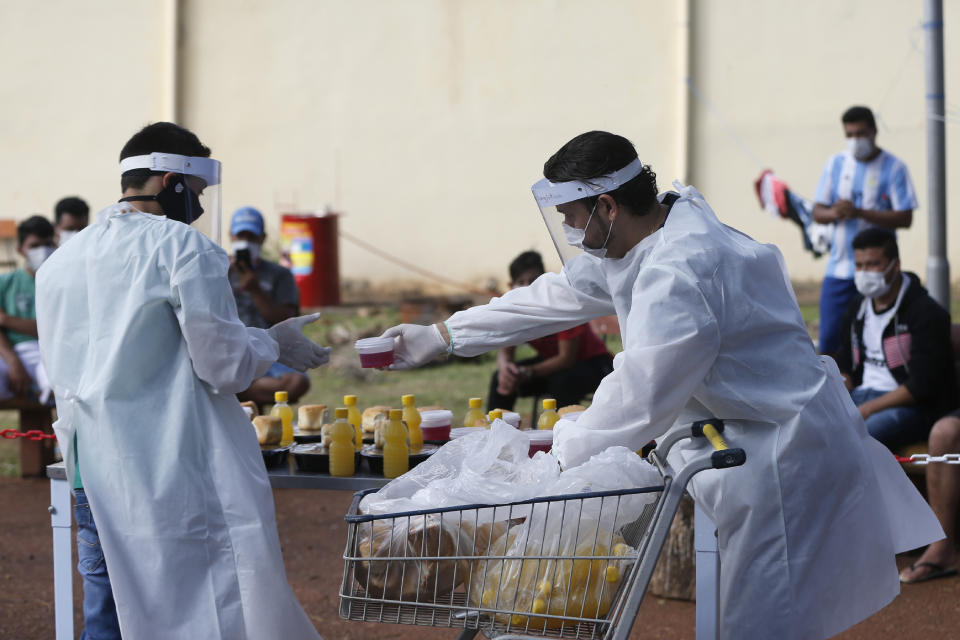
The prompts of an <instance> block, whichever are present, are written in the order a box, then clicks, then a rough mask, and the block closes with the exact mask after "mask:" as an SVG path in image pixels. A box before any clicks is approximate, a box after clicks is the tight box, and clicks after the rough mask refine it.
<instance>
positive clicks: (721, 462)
mask: <svg viewBox="0 0 960 640" xmlns="http://www.w3.org/2000/svg"><path fill="white" fill-rule="evenodd" d="M691 432H692V435H693V437H694V438H706V439H707V440H709V441H710V444H711V445H713V448H714V449H716V451H714V453H713V456H712V459H713V468H714V469H726V468H729V467H739V466H740V465H742V464H743V463H744V462H746V460H747V455H746V453H745V452H744V450H743V449H731V448H730V447H729V446H728V445H727V441H726V440H724V439H723V436H722V435H720V434H721V433H722V432H723V420H717V419H710V420H700V421H699V422H694V423H693V425H692V426H691Z"/></svg>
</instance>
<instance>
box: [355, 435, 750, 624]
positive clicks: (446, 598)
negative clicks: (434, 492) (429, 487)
mask: <svg viewBox="0 0 960 640" xmlns="http://www.w3.org/2000/svg"><path fill="white" fill-rule="evenodd" d="M722 430H723V423H722V421H720V420H706V421H702V422H698V423H695V424H693V425H692V426H691V427H690V428H689V429H680V430H677V431H674V432H673V433H671V434H670V435H668V436H667V437H666V438H665V439H664V441H663V442H662V443H661V444H660V446H659V447H657V449H655V450H654V451H653V452H652V453H651V454H650V456H649V457H650V460H651V462H653V463H654V465H655V466H656V468H657V469H658V470H659V471H660V473H661V475H662V479H663V483H662V484H660V485H657V486H652V487H641V488H636V489H626V490H617V491H600V492H591V493H578V494H570V495H558V496H549V497H544V498H536V499H532V500H524V501H520V502H511V503H506V504H498V505H485V504H473V505H461V506H456V507H445V508H437V509H425V510H418V511H409V512H404V513H393V514H385V515H362V514H360V513H359V503H360V500H361V499H362V497H363V496H365V495H366V494H368V493H370V492H371V491H374V490H369V491H363V492H358V493H357V494H356V495H355V496H354V500H353V504H352V505H351V506H350V510H349V512H348V514H347V516H346V518H345V519H346V521H347V526H348V530H347V544H346V549H345V551H344V554H343V558H344V571H343V582H342V583H341V586H340V617H341V618H344V619H347V620H357V621H367V622H386V623H392V624H414V625H424V626H433V627H447V628H452V629H461V630H462V631H461V632H460V634H459V638H461V639H464V640H466V639H469V638H473V637H474V636H475V635H476V634H477V633H478V631H479V632H482V633H483V635H484V636H486V637H488V638H504V639H506V638H511V639H520V638H543V637H550V638H591V639H594V638H595V639H600V638H603V639H625V638H627V636H628V635H629V633H630V629H631V628H632V627H633V623H634V620H635V619H636V617H637V612H638V610H639V608H640V603H641V601H642V600H643V595H644V592H645V591H646V588H647V585H648V584H649V582H650V577H651V576H652V574H653V570H654V567H655V566H656V563H657V558H658V557H659V555H660V550H661V549H662V547H663V544H664V540H665V539H666V536H667V532H668V531H669V529H670V524H671V523H672V522H673V517H674V515H675V514H676V511H677V508H678V506H679V504H680V499H681V498H682V497H683V493H684V490H685V487H686V485H687V483H688V482H689V481H690V479H691V478H692V477H693V476H694V475H695V474H697V473H699V472H700V471H703V470H705V469H724V468H728V467H735V466H739V465H742V464H743V463H744V462H745V460H746V455H745V454H744V452H743V450H742V449H731V448H728V447H727V445H726V443H725V442H724V441H723V438H722V436H721V435H720V433H721V432H722ZM704 437H705V438H707V439H708V440H709V441H710V443H711V444H712V445H713V447H714V449H715V451H713V452H712V453H711V454H705V455H703V456H701V457H698V458H696V459H694V460H692V461H691V462H689V463H688V464H686V465H685V466H684V467H683V468H682V469H679V470H676V469H674V468H673V467H672V466H671V465H670V464H669V463H668V462H667V453H668V452H669V450H670V448H671V447H673V445H674V444H676V443H677V442H678V441H679V440H682V439H686V438H704ZM641 503H645V504H643V505H642V506H640V504H641ZM636 513H639V516H638V517H637V516H636Z"/></svg>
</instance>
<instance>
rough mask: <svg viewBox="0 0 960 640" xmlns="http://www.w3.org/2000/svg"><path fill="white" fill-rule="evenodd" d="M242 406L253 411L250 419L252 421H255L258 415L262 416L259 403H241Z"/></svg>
mask: <svg viewBox="0 0 960 640" xmlns="http://www.w3.org/2000/svg"><path fill="white" fill-rule="evenodd" d="M240 406H241V407H247V408H249V409H250V411H252V413H251V414H250V419H251V420H253V419H254V418H256V417H257V416H258V415H260V407H258V406H257V403H256V402H249V401H247V402H241V403H240Z"/></svg>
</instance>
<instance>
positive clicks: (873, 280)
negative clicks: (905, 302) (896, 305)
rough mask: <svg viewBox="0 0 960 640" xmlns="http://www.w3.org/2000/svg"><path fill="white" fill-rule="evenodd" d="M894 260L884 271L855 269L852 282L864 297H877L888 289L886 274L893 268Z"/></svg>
mask: <svg viewBox="0 0 960 640" xmlns="http://www.w3.org/2000/svg"><path fill="white" fill-rule="evenodd" d="M895 262H896V260H894V261H893V262H891V263H890V266H888V267H887V268H886V270H884V271H857V272H855V273H854V274H853V284H854V285H856V287H857V291H859V292H860V295H862V296H863V297H864V298H871V299H872V298H879V297H880V296H882V295H883V294H885V293H886V292H887V291H889V290H890V283H889V282H887V276H888V275H890V272H891V271H892V270H893V265H894V263H895Z"/></svg>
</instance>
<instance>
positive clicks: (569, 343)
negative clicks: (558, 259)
mask: <svg viewBox="0 0 960 640" xmlns="http://www.w3.org/2000/svg"><path fill="white" fill-rule="evenodd" d="M545 271H546V269H545V268H544V266H543V259H542V258H541V257H540V254H539V253H537V252H536V251H525V252H523V253H521V254H520V255H519V256H517V257H516V258H514V260H513V262H511V263H510V288H511V289H516V288H517V287H526V286H529V285H530V284H531V283H533V281H534V280H536V279H537V278H539V277H540V276H542V275H543V274H544V272H545ZM529 344H530V346H531V347H533V348H534V349H535V350H536V352H537V355H536V356H535V357H533V358H528V359H526V360H522V361H520V362H516V361H515V360H514V355H515V353H516V347H503V348H501V349H500V351H499V352H498V353H497V370H496V371H495V372H494V373H493V376H492V377H491V378H490V392H489V395H488V396H487V409H508V410H510V411H513V406H514V404H515V403H516V400H517V396H545V397H549V398H555V399H556V401H557V406H558V407H565V406H567V405H572V404H577V403H579V402H580V400H582V399H583V398H584V397H585V396H586V395H587V394H591V393H593V392H594V391H596V390H597V386H598V385H599V384H600V381H601V380H603V378H604V377H605V376H606V375H607V374H609V373H610V372H611V371H613V356H612V355H610V352H609V351H607V347H606V346H605V345H604V344H603V342H602V341H601V340H600V338H598V337H597V335H596V334H595V333H594V332H593V329H591V328H590V324H589V323H585V324H581V325H578V326H576V327H573V328H571V329H567V330H566V331H560V332H558V333H555V334H552V335H549V336H544V337H542V338H536V339H534V340H530V341H529Z"/></svg>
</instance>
